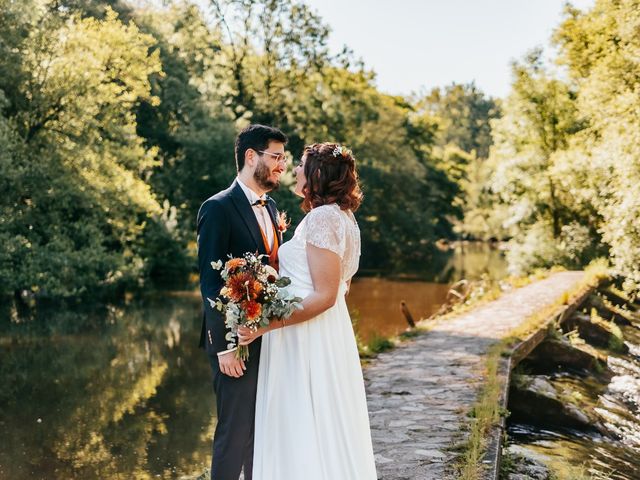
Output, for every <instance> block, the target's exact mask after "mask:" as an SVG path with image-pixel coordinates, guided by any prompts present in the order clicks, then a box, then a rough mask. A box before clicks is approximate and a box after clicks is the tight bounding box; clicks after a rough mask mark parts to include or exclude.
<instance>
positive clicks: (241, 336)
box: [238, 326, 267, 345]
mask: <svg viewBox="0 0 640 480" xmlns="http://www.w3.org/2000/svg"><path fill="white" fill-rule="evenodd" d="M266 332H267V329H266V328H264V327H260V328H258V329H257V330H252V329H250V328H248V327H244V326H243V327H238V343H239V344H240V345H249V344H250V343H251V342H253V341H254V340H255V339H256V338H258V337H261V336H262V335H264V334H265V333H266Z"/></svg>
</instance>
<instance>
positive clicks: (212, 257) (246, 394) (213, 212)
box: [198, 125, 287, 480]
mask: <svg viewBox="0 0 640 480" xmlns="http://www.w3.org/2000/svg"><path fill="white" fill-rule="evenodd" d="M286 144H287V137H286V136H285V134H284V133H282V132H281V131H280V130H278V129H276V128H272V127H267V126H264V125H250V126H249V127H247V128H245V129H244V130H242V132H240V134H239V135H238V137H237V138H236V144H235V157H236V166H237V169H238V176H237V178H236V179H235V180H234V182H233V183H232V184H231V186H230V187H229V188H227V189H226V190H223V191H222V192H219V193H217V194H216V195H214V196H212V197H211V198H209V199H207V200H206V201H205V202H204V203H203V204H202V206H201V207H200V210H199V211H198V266H199V269H200V291H201V293H202V300H203V303H204V318H203V322H202V332H201V335H200V346H201V347H204V348H205V349H206V352H207V354H208V356H209V362H210V364H211V369H212V370H213V389H214V391H215V394H216V406H217V411H218V425H217V427H216V431H215V434H214V437H213V459H212V462H211V480H238V477H239V476H240V471H241V470H242V467H243V466H244V478H245V479H246V480H250V479H251V475H252V472H251V470H252V466H253V429H254V415H255V402H256V389H257V384H258V361H259V359H260V342H259V341H255V342H253V343H252V344H251V345H249V359H248V360H247V361H246V362H243V361H242V360H240V359H237V358H236V356H235V350H236V345H235V340H234V339H233V338H231V337H227V334H228V333H229V330H228V329H227V328H226V327H225V322H224V315H222V314H221V313H220V312H219V311H217V310H215V309H214V308H212V307H211V305H210V303H209V301H208V300H207V299H211V300H214V299H215V298H216V297H217V296H218V295H219V294H220V289H221V288H222V286H223V281H222V279H221V277H220V272H219V271H218V270H214V269H213V268H212V267H211V262H216V261H218V260H222V261H223V262H225V261H226V260H227V259H228V255H231V256H233V257H241V256H242V255H244V254H245V253H247V252H254V253H255V252H256V251H257V252H258V253H260V254H265V255H267V256H268V258H269V263H271V264H272V265H277V251H278V246H279V245H280V244H281V242H282V237H281V234H280V232H279V230H278V228H277V222H276V208H275V202H274V201H273V200H272V199H271V198H269V197H267V196H266V193H267V192H269V191H271V190H273V189H275V188H277V187H278V185H279V183H280V176H281V175H282V173H283V172H284V171H285V169H286V157H285V151H284V148H285V145H286ZM230 338H231V339H230Z"/></svg>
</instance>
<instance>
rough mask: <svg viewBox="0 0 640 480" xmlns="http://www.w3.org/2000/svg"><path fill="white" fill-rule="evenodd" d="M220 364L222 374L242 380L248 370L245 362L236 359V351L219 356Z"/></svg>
mask: <svg viewBox="0 0 640 480" xmlns="http://www.w3.org/2000/svg"><path fill="white" fill-rule="evenodd" d="M218 364H219V365H220V371H221V372H222V373H224V374H225V375H228V376H230V377H234V378H240V377H241V376H242V375H244V371H245V370H246V369H247V367H245V365H244V361H243V360H242V359H241V358H236V352H235V351H234V352H227V353H225V354H223V355H218Z"/></svg>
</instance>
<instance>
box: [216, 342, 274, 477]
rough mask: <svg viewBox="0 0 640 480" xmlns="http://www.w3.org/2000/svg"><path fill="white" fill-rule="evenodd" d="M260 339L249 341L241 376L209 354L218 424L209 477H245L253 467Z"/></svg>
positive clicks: (249, 475)
mask: <svg viewBox="0 0 640 480" xmlns="http://www.w3.org/2000/svg"><path fill="white" fill-rule="evenodd" d="M261 343H262V339H261V338H259V339H257V340H255V341H254V342H253V343H252V344H251V345H249V359H248V360H247V361H246V362H245V366H246V367H247V369H246V370H245V372H244V375H243V376H242V377H240V378H234V377H230V376H228V375H225V374H224V373H222V372H220V366H219V364H218V357H217V355H208V357H209V363H210V364H211V371H212V376H213V390H214V392H215V394H216V408H217V416H218V424H217V426H216V431H215V434H214V436H213V456H212V459H211V480H238V477H239V476H240V472H241V470H242V468H243V467H244V478H245V480H251V478H252V469H253V434H254V425H255V411H256V391H257V388H258V365H259V363H260V362H259V360H260V344H261Z"/></svg>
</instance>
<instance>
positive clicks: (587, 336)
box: [563, 312, 629, 353]
mask: <svg viewBox="0 0 640 480" xmlns="http://www.w3.org/2000/svg"><path fill="white" fill-rule="evenodd" d="M564 328H567V329H568V330H574V329H577V330H578V333H579V334H580V337H581V338H583V339H584V340H586V341H587V343H590V344H591V345H594V346H596V347H602V348H609V349H612V350H614V351H616V352H621V353H628V352H629V347H627V345H625V343H624V341H623V340H622V339H621V338H618V337H617V336H616V335H615V334H614V333H613V332H611V330H610V329H608V328H607V327H606V325H602V324H601V323H596V322H592V321H591V318H590V317H589V315H587V314H585V313H579V312H577V313H575V314H574V315H573V316H571V318H569V319H568V320H567V321H566V322H565V323H564V325H563V329H564Z"/></svg>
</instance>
